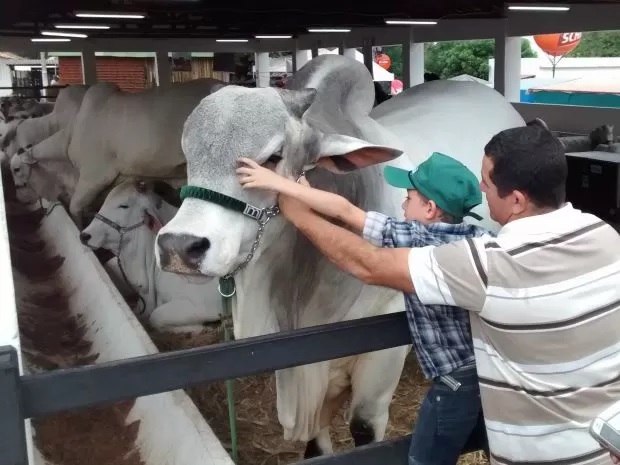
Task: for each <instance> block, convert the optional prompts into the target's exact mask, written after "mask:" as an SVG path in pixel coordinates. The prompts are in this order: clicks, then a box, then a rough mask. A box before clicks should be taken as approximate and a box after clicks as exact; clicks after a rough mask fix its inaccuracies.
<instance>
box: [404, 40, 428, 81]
mask: <svg viewBox="0 0 620 465" xmlns="http://www.w3.org/2000/svg"><path fill="white" fill-rule="evenodd" d="M402 50H403V89H409V88H410V87H413V86H417V85H418V84H422V83H424V43H423V42H422V43H416V42H415V37H414V36H413V28H409V32H408V33H407V40H405V41H404V43H403V48H402Z"/></svg>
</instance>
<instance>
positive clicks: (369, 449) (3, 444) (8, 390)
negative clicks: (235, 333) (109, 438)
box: [0, 312, 410, 465]
mask: <svg viewBox="0 0 620 465" xmlns="http://www.w3.org/2000/svg"><path fill="white" fill-rule="evenodd" d="M407 344H410V334H409V329H408V325H407V320H406V316H405V314H404V312H399V313H393V314H389V315H381V316H376V317H369V318H362V319H357V320H351V321H344V322H340V323H334V324H329V325H321V326H313V327H311V328H304V329H299V330H294V331H284V332H279V333H276V334H271V335H266V336H257V337H250V338H244V339H240V340H236V341H233V342H226V343H219V344H214V345H210V346H208V347H200V348H193V349H187V350H177V351H173V352H166V353H161V354H156V355H148V356H144V357H134V358H129V359H123V360H118V361H114V362H106V363H100V364H96V365H90V366H83V367H78V368H68V369H60V370H54V371H50V372H45V373H39V374H33V375H20V373H19V367H18V357H17V352H16V350H15V348H14V347H12V346H2V347H0V465H28V457H27V450H26V432H25V427H24V425H25V424H24V420H25V419H28V418H36V417H40V416H45V415H50V414H53V413H58V412H63V411H68V410H74V409H80V408H85V407H90V406H94V405H102V404H110V403H114V402H117V401H120V400H126V399H133V398H135V397H140V396H147V395H152V394H159V393H162V392H168V391H173V390H176V389H183V388H188V387H191V386H194V385H196V384H200V383H205V382H214V381H222V380H226V379H232V378H239V377H245V376H251V375H257V374H260V373H265V372H272V371H274V370H279V369H283V368H289V367H293V366H298V365H305V364H308V363H314V362H320V361H325V360H333V359H337V358H340V357H347V356H351V355H356V354H361V353H366V352H374V351H377V350H382V349H389V348H391V347H398V346H403V345H407ZM408 442H409V436H406V437H403V438H399V439H396V440H390V441H383V442H379V443H374V444H370V445H367V446H363V447H359V448H356V449H353V450H352V451H348V452H345V453H342V454H338V455H333V456H323V457H316V458H313V459H308V460H305V461H303V462H301V463H303V464H305V465H371V464H372V465H376V464H378V463H382V464H386V465H388V464H389V465H405V464H406V463H407V448H408ZM85 459H86V457H85Z"/></svg>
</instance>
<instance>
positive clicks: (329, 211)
mask: <svg viewBox="0 0 620 465" xmlns="http://www.w3.org/2000/svg"><path fill="white" fill-rule="evenodd" d="M239 161H240V162H242V163H244V164H245V165H246V166H241V167H240V168H237V174H238V175H239V182H240V183H241V184H242V185H243V187H244V188H254V189H265V190H271V191H275V192H278V193H280V194H285V195H287V196H290V197H293V198H295V199H297V200H299V201H300V202H303V203H304V204H306V205H307V206H309V207H310V208H311V209H313V210H315V211H317V212H318V213H320V214H322V215H325V216H329V217H330V218H335V219H337V220H339V221H341V222H343V223H345V224H346V225H348V226H350V227H351V228H353V230H354V231H356V232H358V233H361V232H362V230H363V229H364V222H365V221H366V212H365V211H364V210H362V209H361V208H358V207H356V206H355V205H353V204H352V203H351V202H349V201H348V200H347V199H345V198H344V197H342V196H340V195H338V194H332V193H331V192H326V191H323V190H321V189H314V188H313V187H310V185H308V184H307V182H306V183H305V184H304V183H302V182H299V183H298V182H295V181H293V180H291V179H287V178H285V177H284V176H280V175H279V174H277V173H275V172H273V171H271V170H269V169H267V168H265V167H263V166H260V165H259V164H258V163H256V162H255V161H254V160H251V159H249V158H241V159H239Z"/></svg>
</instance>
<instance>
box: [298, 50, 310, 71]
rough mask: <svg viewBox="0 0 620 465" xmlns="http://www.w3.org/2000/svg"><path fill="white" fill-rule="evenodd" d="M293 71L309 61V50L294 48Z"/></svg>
mask: <svg viewBox="0 0 620 465" xmlns="http://www.w3.org/2000/svg"><path fill="white" fill-rule="evenodd" d="M294 56H295V66H294V69H295V71H297V70H299V69H301V68H303V66H304V65H305V64H306V63H308V62H309V61H310V50H308V49H305V50H295V54H294Z"/></svg>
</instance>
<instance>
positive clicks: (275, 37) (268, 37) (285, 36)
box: [254, 35, 293, 39]
mask: <svg viewBox="0 0 620 465" xmlns="http://www.w3.org/2000/svg"><path fill="white" fill-rule="evenodd" d="M254 37H256V38H257V39H290V38H292V37H293V36H292V35H290V36H287V35H262V36H254Z"/></svg>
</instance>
